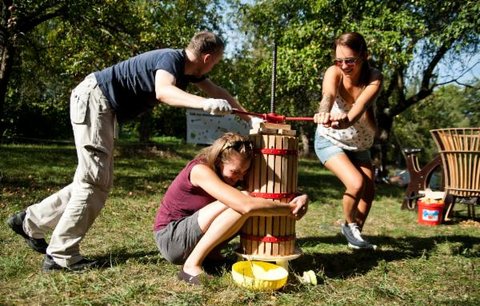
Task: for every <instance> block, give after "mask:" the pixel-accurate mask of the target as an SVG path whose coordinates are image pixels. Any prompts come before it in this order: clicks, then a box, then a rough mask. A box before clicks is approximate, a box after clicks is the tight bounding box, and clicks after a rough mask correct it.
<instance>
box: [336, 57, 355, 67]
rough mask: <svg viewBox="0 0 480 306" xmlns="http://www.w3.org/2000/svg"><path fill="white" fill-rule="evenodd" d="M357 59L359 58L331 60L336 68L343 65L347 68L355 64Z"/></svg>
mask: <svg viewBox="0 0 480 306" xmlns="http://www.w3.org/2000/svg"><path fill="white" fill-rule="evenodd" d="M358 59H359V57H347V58H336V59H335V60H333V62H334V63H335V65H337V66H342V65H343V63H345V65H347V66H354V65H355V64H356V63H357V61H358Z"/></svg>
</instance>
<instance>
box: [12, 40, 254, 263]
mask: <svg viewBox="0 0 480 306" xmlns="http://www.w3.org/2000/svg"><path fill="white" fill-rule="evenodd" d="M223 51H224V43H223V41H222V40H221V39H220V38H219V37H218V36H217V35H215V34H213V33H211V32H206V31H205V32H200V33H197V34H195V36H194V37H193V38H192V40H191V41H190V43H189V45H188V46H187V48H186V49H185V50H174V49H160V50H154V51H150V52H146V53H143V54H140V55H137V56H135V57H132V58H130V59H128V60H126V61H123V62H121V63H118V64H116V65H113V66H111V67H108V68H105V69H103V70H101V71H97V72H95V73H92V74H90V75H88V76H87V77H86V78H85V80H84V81H82V82H81V83H80V84H79V85H78V86H77V87H76V88H75V89H74V90H73V91H72V95H71V97H70V119H71V122H72V127H73V133H74V138H75V146H76V149H77V156H78V166H77V169H76V172H75V176H74V178H73V182H72V183H71V184H70V185H68V186H66V187H64V188H63V189H62V190H60V191H58V192H57V193H55V194H53V195H51V196H49V197H48V198H46V199H44V200H43V201H41V202H39V203H37V204H34V205H31V206H29V207H28V208H27V209H26V210H25V211H22V212H19V213H17V214H15V215H13V216H11V217H10V218H9V219H8V220H7V223H8V225H9V226H10V227H11V228H12V229H13V230H14V231H15V232H16V233H17V234H19V235H21V236H22V237H23V238H24V239H25V240H26V242H27V244H28V245H29V246H30V247H31V248H32V249H34V250H36V251H38V252H40V253H43V254H45V259H44V261H43V267H42V269H43V270H44V271H52V270H66V271H78V270H83V269H87V268H93V267H98V266H99V265H101V263H99V262H97V261H94V260H89V259H86V258H84V257H83V256H81V255H80V250H79V244H80V242H81V240H82V239H83V238H84V237H85V234H86V233H87V231H88V229H89V228H90V226H91V225H92V224H93V222H94V220H95V218H96V217H97V216H98V215H99V213H100V210H101V209H102V208H103V206H104V205H105V201H106V200H107V195H108V193H109V191H110V189H111V187H112V182H113V180H112V179H113V147H114V145H113V144H114V134H115V131H114V130H115V123H116V121H118V122H124V121H126V120H129V119H132V118H134V117H136V116H138V115H139V114H141V113H143V112H146V111H149V110H151V109H153V107H154V106H155V105H157V104H159V103H165V104H168V105H171V106H174V107H189V108H195V109H203V110H204V111H207V112H209V113H211V114H220V115H221V114H228V113H230V112H231V111H232V108H237V109H240V110H245V109H244V108H243V107H242V106H241V105H240V104H239V103H238V102H237V101H236V100H235V99H234V98H233V97H232V96H231V95H230V94H229V93H228V91H226V90H225V89H223V88H222V87H220V86H218V85H216V84H215V83H213V82H212V81H211V80H209V79H208V77H206V74H207V73H208V72H210V70H211V69H212V68H213V67H214V66H215V65H216V64H217V63H218V62H219V61H220V60H221V59H222V56H223ZM188 83H193V84H194V85H196V86H197V87H198V88H200V89H201V90H202V91H203V92H204V93H205V94H206V95H208V96H209V97H210V98H204V97H201V96H197V95H193V94H190V93H187V92H185V88H186V87H187V85H188ZM242 118H243V119H245V120H249V119H250V118H249V117H248V116H243V117H242ZM49 230H53V232H52V236H51V239H50V244H47V242H46V241H45V234H46V232H47V231H49Z"/></svg>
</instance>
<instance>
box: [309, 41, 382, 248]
mask: <svg viewBox="0 0 480 306" xmlns="http://www.w3.org/2000/svg"><path fill="white" fill-rule="evenodd" d="M334 56H335V60H334V65H332V66H330V67H329V68H328V69H327V71H326V72H325V76H324V79H323V86H322V100H321V101H320V104H319V109H318V113H316V114H315V116H314V121H315V123H317V124H318V127H317V131H316V134H315V151H316V153H317V155H318V157H319V159H320V160H321V162H322V163H323V164H324V165H325V167H326V168H327V169H329V170H330V171H332V172H333V173H334V174H335V175H336V176H337V177H338V178H339V179H340V181H341V182H342V183H343V184H344V185H345V189H346V190H345V193H344V194H343V214H344V218H345V223H344V224H343V225H342V233H343V234H344V235H345V237H346V239H347V242H348V246H349V247H351V248H355V249H363V248H368V249H372V248H376V246H375V245H373V244H371V243H369V242H368V241H366V240H365V239H363V237H362V236H361V231H362V228H363V225H364V223H365V220H366V218H367V216H368V213H369V211H370V208H371V206H372V202H373V198H374V194H375V186H374V176H373V168H372V162H371V158H370V152H369V149H370V147H371V146H372V144H373V140H374V136H375V120H374V116H373V104H374V102H375V99H376V98H377V96H378V94H379V92H380V90H381V86H382V74H381V73H380V72H379V71H378V70H376V69H373V68H370V66H369V64H368V61H367V60H368V51H367V46H366V43H365V39H364V38H363V37H362V35H360V34H358V33H355V32H350V33H345V34H342V35H341V36H340V37H339V38H337V39H336V41H335V47H334Z"/></svg>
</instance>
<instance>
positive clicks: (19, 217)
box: [7, 211, 48, 254]
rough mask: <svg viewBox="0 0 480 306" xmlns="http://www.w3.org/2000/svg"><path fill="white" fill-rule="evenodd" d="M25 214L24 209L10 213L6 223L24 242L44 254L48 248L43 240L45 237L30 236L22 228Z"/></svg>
mask: <svg viewBox="0 0 480 306" xmlns="http://www.w3.org/2000/svg"><path fill="white" fill-rule="evenodd" d="M26 214H27V213H26V212H25V211H21V212H19V213H16V214H14V215H12V216H11V217H10V218H8V220H7V224H8V226H9V227H10V228H11V229H12V230H13V231H14V232H15V233H17V234H19V235H20V236H22V237H23V238H24V239H25V242H26V243H27V245H28V246H29V247H30V248H32V249H33V250H35V251H37V252H39V253H42V254H45V253H46V252H47V248H48V243H47V242H46V241H45V239H43V238H40V239H36V238H32V237H30V236H28V235H27V234H26V233H25V231H24V230H23V220H24V219H25V215H26Z"/></svg>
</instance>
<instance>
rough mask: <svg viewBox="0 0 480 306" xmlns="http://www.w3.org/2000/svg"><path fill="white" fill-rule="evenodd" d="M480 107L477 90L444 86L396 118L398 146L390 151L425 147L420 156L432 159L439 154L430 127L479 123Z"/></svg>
mask: <svg viewBox="0 0 480 306" xmlns="http://www.w3.org/2000/svg"><path fill="white" fill-rule="evenodd" d="M477 86H478V84H477ZM479 107H480V97H479V95H478V90H474V89H471V88H461V87H459V86H456V85H449V86H444V87H441V88H440V89H438V90H437V91H435V92H434V93H433V94H432V95H431V96H429V97H428V98H426V99H425V100H424V101H422V102H421V103H418V104H417V105H415V106H413V107H411V108H409V109H408V110H407V111H405V112H403V113H402V114H400V115H399V116H398V117H397V119H396V125H395V128H394V131H393V134H394V139H393V141H392V143H393V144H394V145H395V148H396V149H395V150H391V152H392V154H399V153H400V152H401V150H402V149H405V148H422V149H423V150H424V152H422V154H420V155H419V157H420V158H421V160H422V161H423V162H428V161H430V160H431V159H432V158H433V156H434V154H435V153H436V145H435V143H434V141H433V139H432V137H431V135H430V130H431V129H439V128H455V127H472V126H479V123H480V113H479V110H480V109H479ZM395 159H398V158H393V157H392V158H390V160H395Z"/></svg>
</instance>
